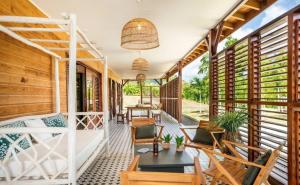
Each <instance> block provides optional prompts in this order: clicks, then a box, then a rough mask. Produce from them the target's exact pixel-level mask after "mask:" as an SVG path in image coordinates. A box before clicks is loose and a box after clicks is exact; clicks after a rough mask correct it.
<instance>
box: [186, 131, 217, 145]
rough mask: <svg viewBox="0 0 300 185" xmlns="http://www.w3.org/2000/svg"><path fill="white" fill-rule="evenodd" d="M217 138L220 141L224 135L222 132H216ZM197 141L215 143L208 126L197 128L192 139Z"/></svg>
mask: <svg viewBox="0 0 300 185" xmlns="http://www.w3.org/2000/svg"><path fill="white" fill-rule="evenodd" d="M214 136H215V138H216V139H217V140H218V141H219V140H220V139H221V137H222V134H221V133H217V134H214ZM192 141H193V142H195V143H201V144H204V145H213V142H214V139H213V137H212V136H211V134H210V132H209V130H207V129H206V128H200V127H198V128H197V130H196V134H195V136H194V138H193V140H192Z"/></svg>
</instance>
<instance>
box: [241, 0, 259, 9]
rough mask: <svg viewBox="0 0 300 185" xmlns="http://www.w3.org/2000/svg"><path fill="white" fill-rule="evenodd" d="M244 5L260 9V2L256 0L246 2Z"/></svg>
mask: <svg viewBox="0 0 300 185" xmlns="http://www.w3.org/2000/svg"><path fill="white" fill-rule="evenodd" d="M243 7H246V8H251V9H253V10H256V11H259V10H260V3H259V2H257V1H255V0H249V1H247V2H246V3H245V4H243Z"/></svg>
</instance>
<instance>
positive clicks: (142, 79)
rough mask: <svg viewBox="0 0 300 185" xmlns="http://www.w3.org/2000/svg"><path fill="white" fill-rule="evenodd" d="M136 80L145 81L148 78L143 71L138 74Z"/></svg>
mask: <svg viewBox="0 0 300 185" xmlns="http://www.w3.org/2000/svg"><path fill="white" fill-rule="evenodd" d="M136 80H137V81H138V82H142V81H145V80H146V75H145V74H143V73H139V74H137V75H136Z"/></svg>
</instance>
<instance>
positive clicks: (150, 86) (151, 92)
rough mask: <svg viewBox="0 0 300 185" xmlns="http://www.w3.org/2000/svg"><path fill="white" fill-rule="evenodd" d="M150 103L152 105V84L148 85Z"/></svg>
mask: <svg viewBox="0 0 300 185" xmlns="http://www.w3.org/2000/svg"><path fill="white" fill-rule="evenodd" d="M150 105H151V106H152V86H150Z"/></svg>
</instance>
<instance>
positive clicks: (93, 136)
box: [0, 129, 104, 177]
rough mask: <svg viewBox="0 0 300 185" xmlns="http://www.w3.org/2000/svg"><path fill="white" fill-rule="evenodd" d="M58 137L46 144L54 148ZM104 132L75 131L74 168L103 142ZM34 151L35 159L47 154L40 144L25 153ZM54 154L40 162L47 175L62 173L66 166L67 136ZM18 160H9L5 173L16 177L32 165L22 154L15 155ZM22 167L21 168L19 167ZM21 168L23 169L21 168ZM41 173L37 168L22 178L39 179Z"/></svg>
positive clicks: (82, 162)
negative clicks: (35, 153)
mask: <svg viewBox="0 0 300 185" xmlns="http://www.w3.org/2000/svg"><path fill="white" fill-rule="evenodd" d="M60 136H62V135H57V136H55V137H52V139H50V140H48V141H47V142H46V143H47V144H48V145H49V146H50V147H51V148H52V147H53V146H55V144H56V143H57V141H58V140H59V139H60ZM103 138H104V130H103V129H101V130H77V131H76V142H77V143H76V168H77V169H79V168H80V167H81V166H82V165H83V164H84V162H86V161H87V159H88V158H89V157H90V156H91V155H92V154H93V152H94V151H95V150H96V148H97V146H98V145H99V144H100V143H101V142H102V141H103ZM34 150H35V151H36V152H37V156H36V157H37V159H40V158H42V157H43V156H44V155H45V154H46V153H48V152H49V150H48V149H46V148H45V147H44V146H43V145H42V144H36V145H34V149H33V147H30V148H28V149H26V150H25V151H26V152H27V154H29V155H30V156H35V155H34ZM55 152H57V154H58V155H50V156H49V158H50V159H49V158H48V159H46V160H45V161H44V162H42V164H41V167H42V168H43V169H44V170H45V172H46V174H47V175H55V174H56V173H58V172H59V171H62V170H64V169H65V167H66V166H67V161H66V160H64V159H63V158H67V156H68V135H67V134H65V135H64V136H63V138H62V140H61V142H60V143H59V145H58V146H57V147H56V149H55ZM17 157H18V160H15V159H14V158H11V159H10V161H9V162H8V164H7V165H6V166H5V167H6V169H7V171H8V172H9V173H10V174H11V176H12V177H16V176H18V175H19V174H20V173H21V172H22V171H23V170H22V169H28V168H30V166H31V165H32V164H33V163H32V161H30V160H29V159H28V158H27V157H26V155H25V154H24V153H19V154H17ZM21 165H22V166H21ZM22 167H23V168H22ZM41 175H42V173H41V172H40V170H38V169H37V168H33V169H31V170H30V171H29V172H28V173H27V174H26V175H24V176H28V177H29V176H33V177H39V176H41ZM0 177H5V174H4V171H3V170H1V169H0Z"/></svg>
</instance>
